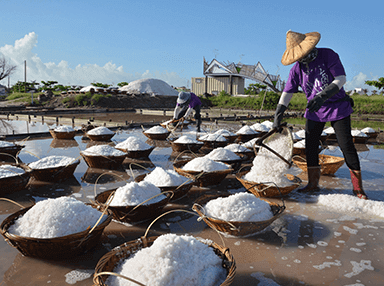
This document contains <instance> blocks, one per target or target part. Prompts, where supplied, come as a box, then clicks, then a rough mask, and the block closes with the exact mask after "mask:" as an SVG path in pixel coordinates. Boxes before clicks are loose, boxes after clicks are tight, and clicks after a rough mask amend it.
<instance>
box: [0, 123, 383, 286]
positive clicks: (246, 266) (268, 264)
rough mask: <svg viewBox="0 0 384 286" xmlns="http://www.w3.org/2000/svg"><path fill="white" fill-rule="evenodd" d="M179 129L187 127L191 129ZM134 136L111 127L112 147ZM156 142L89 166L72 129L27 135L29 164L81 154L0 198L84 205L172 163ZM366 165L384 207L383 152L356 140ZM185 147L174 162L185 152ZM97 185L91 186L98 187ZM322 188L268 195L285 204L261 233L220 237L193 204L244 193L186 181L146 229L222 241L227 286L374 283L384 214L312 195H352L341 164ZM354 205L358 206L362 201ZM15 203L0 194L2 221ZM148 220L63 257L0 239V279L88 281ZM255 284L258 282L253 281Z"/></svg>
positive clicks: (379, 269)
mask: <svg viewBox="0 0 384 286" xmlns="http://www.w3.org/2000/svg"><path fill="white" fill-rule="evenodd" d="M186 132H193V131H191V130H188V131H186ZM132 134H135V135H137V136H139V137H140V138H142V139H144V140H147V138H146V137H145V136H144V135H143V134H142V130H138V129H137V130H130V131H122V132H118V133H117V134H116V135H115V136H114V137H113V139H112V142H113V143H112V145H113V144H115V143H118V142H121V141H123V140H125V139H126V138H127V137H128V136H130V135H132ZM147 143H149V144H155V146H156V148H155V149H154V151H153V152H152V153H151V155H150V156H149V159H148V160H127V159H126V161H125V162H124V168H122V169H119V170H105V169H95V168H89V167H88V166H87V164H86V163H85V161H84V160H83V159H82V158H81V157H80V151H81V150H85V149H86V148H88V147H90V146H92V145H93V144H97V143H95V142H91V141H89V140H83V139H82V137H81V136H76V137H75V139H74V140H54V139H51V138H50V139H40V140H27V141H25V142H24V144H25V148H24V149H23V150H22V152H21V153H20V155H19V157H20V159H21V161H22V162H24V163H30V162H33V161H36V160H38V159H39V158H43V157H46V156H50V155H65V156H70V157H73V158H79V159H80V164H79V165H78V166H77V168H76V170H75V173H74V176H73V178H70V179H68V180H66V181H65V182H52V183H43V182H37V181H34V182H31V184H30V186H29V188H28V190H26V191H21V192H17V193H13V194H9V195H6V196H5V197H6V198H9V199H11V200H14V201H15V202H18V203H20V204H21V205H23V206H29V205H32V204H33V202H37V201H39V200H42V199H45V198H54V197H59V196H63V195H66V196H74V197H76V198H77V199H79V200H82V201H84V202H89V201H92V200H93V199H94V197H95V194H98V193H100V192H103V191H105V190H110V189H114V188H116V187H118V186H122V185H124V184H126V182H129V181H131V180H133V178H134V177H136V176H138V175H139V174H143V173H146V172H148V171H150V170H153V169H154V168H155V167H156V166H161V167H163V168H166V169H172V168H173V165H172V164H173V161H174V160H175V159H176V157H177V156H178V155H179V154H177V153H174V152H172V148H171V145H170V143H169V142H166V141H156V142H153V141H151V140H147ZM357 147H358V150H360V151H359V156H360V159H361V166H362V170H363V180H364V187H365V190H366V193H367V194H368V196H369V198H370V199H371V200H373V201H375V202H376V203H377V204H376V205H374V207H377V208H379V209H380V208H383V209H384V207H383V206H382V205H380V203H381V202H382V201H383V200H384V192H383V189H384V176H383V173H382V170H383V169H384V168H383V167H384V150H383V149H377V148H375V146H373V145H364V146H363V145H362V146H357ZM325 154H328V155H334V156H341V152H340V150H339V148H338V147H337V146H336V147H330V148H329V149H327V150H326V151H325ZM192 157H193V155H191V154H182V155H181V156H179V158H181V159H185V158H192ZM293 168H294V170H293V171H294V172H295V173H297V174H299V175H298V176H299V177H300V178H301V179H302V180H303V181H304V183H305V180H306V175H305V174H303V173H302V172H301V171H300V170H299V169H298V168H295V167H293ZM96 182H97V184H95V183H96ZM320 184H321V187H322V189H321V190H320V191H319V192H317V193H313V194H300V193H298V192H296V191H293V192H292V193H290V194H289V195H288V196H286V197H285V198H284V199H283V200H281V199H280V198H274V199H270V201H272V202H275V203H277V204H280V205H285V206H286V210H285V211H284V213H283V215H282V216H281V217H280V218H278V219H277V220H276V221H275V222H274V223H273V224H272V225H270V226H269V227H268V228H267V229H266V230H265V231H263V232H262V233H258V234H255V235H253V236H250V237H246V238H233V237H223V236H220V235H219V234H218V233H217V232H215V231H214V230H212V229H211V228H209V227H208V226H207V225H206V224H205V223H204V222H202V221H198V220H197V218H198V217H197V216H196V215H193V214H191V213H189V212H186V211H191V207H192V204H193V202H194V201H195V200H196V199H197V198H198V197H199V196H201V195H204V194H217V193H222V194H228V193H236V192H241V191H245V189H244V187H243V186H242V185H241V184H240V183H239V181H238V180H236V178H235V176H234V175H230V176H227V178H226V179H224V180H223V181H222V182H221V183H220V185H217V186H212V187H209V188H199V187H193V188H192V189H191V191H190V192H189V193H188V195H187V196H186V197H184V198H182V199H180V200H179V201H176V202H174V203H172V204H170V205H168V206H167V208H166V210H173V212H171V213H169V214H168V215H166V216H164V217H161V218H159V219H158V220H157V221H156V222H155V223H154V224H153V225H152V226H151V227H150V229H149V233H148V236H153V235H160V234H163V233H168V232H174V233H179V234H184V233H189V234H191V235H194V236H199V237H203V238H207V239H211V240H213V241H215V242H216V243H218V244H220V245H224V246H226V247H228V248H229V249H230V251H231V253H232V254H233V256H234V258H235V261H236V265H237V274H236V277H235V279H234V281H233V283H232V285H380V284H382V281H383V279H384V275H383V273H384V261H382V257H383V254H384V252H383V250H382V247H381V246H382V244H383V242H384V239H383V237H384V219H383V217H380V216H378V215H374V214H372V213H362V212H359V211H357V212H355V210H354V209H353V207H356V206H351V209H350V210H349V211H344V210H342V209H339V210H337V209H331V208H329V207H327V206H322V205H319V204H318V203H317V199H318V196H319V195H325V194H340V193H341V194H351V193H352V192H351V187H352V185H351V183H350V177H349V170H348V168H347V167H346V165H345V164H344V165H343V166H342V167H341V168H340V169H339V170H338V171H337V172H336V173H335V175H334V176H322V177H321V181H320ZM361 208H364V206H362V207H361ZM19 209H20V208H19V207H18V206H16V205H14V204H13V203H10V202H8V201H0V221H3V220H4V219H5V218H6V217H8V216H9V215H10V214H12V213H14V212H16V211H17V210H19ZM149 224H150V222H143V223H139V224H137V225H129V224H122V223H118V222H116V221H113V222H112V223H111V224H110V225H109V226H108V227H107V228H106V229H105V231H104V234H103V236H102V239H101V242H100V244H99V245H98V246H97V247H96V248H95V249H93V250H92V251H89V252H88V253H86V254H84V255H82V256H80V257H76V258H73V259H67V260H54V261H52V260H44V259H36V258H30V257H25V256H23V255H21V254H20V253H19V252H18V251H17V250H16V249H15V248H13V247H11V246H10V245H8V244H7V242H6V241H5V240H4V239H2V240H0V251H1V256H0V277H1V278H2V283H1V285H8V286H9V285H45V284H48V285H72V284H74V285H92V274H93V271H94V268H95V266H96V263H97V261H98V260H99V259H100V258H101V256H102V255H104V254H105V253H107V252H108V251H109V250H111V249H112V248H113V247H115V246H118V245H120V244H122V243H123V242H126V241H131V240H135V239H137V238H139V237H141V236H143V235H144V233H145V231H146V230H147V228H148V226H149ZM258 283H261V284H258Z"/></svg>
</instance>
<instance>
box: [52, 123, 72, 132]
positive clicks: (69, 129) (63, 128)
mask: <svg viewBox="0 0 384 286" xmlns="http://www.w3.org/2000/svg"><path fill="white" fill-rule="evenodd" d="M54 131H55V132H73V131H75V129H73V128H72V126H65V125H63V126H58V127H56V128H55V129H54Z"/></svg>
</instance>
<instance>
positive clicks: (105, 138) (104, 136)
mask: <svg viewBox="0 0 384 286" xmlns="http://www.w3.org/2000/svg"><path fill="white" fill-rule="evenodd" d="M86 136H87V137H88V138H89V139H91V140H92V141H111V139H112V137H113V136H115V134H100V135H95V134H88V133H86Z"/></svg>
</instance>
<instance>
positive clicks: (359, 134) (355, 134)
mask: <svg viewBox="0 0 384 286" xmlns="http://www.w3.org/2000/svg"><path fill="white" fill-rule="evenodd" d="M351 134H352V136H353V137H368V135H367V134H365V133H364V132H361V131H360V130H351Z"/></svg>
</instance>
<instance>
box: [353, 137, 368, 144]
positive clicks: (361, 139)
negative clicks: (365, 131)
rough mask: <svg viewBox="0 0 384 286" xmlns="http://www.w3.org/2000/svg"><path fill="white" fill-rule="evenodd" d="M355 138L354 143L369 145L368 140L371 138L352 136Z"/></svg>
mask: <svg viewBox="0 0 384 286" xmlns="http://www.w3.org/2000/svg"><path fill="white" fill-rule="evenodd" d="M352 138H353V143H357V144H365V143H367V141H368V139H369V136H366V137H365V136H352Z"/></svg>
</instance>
